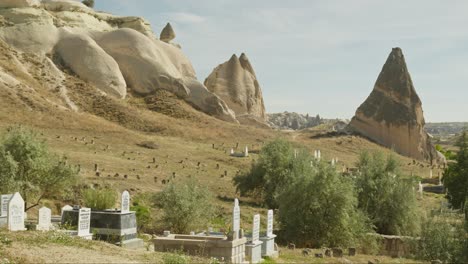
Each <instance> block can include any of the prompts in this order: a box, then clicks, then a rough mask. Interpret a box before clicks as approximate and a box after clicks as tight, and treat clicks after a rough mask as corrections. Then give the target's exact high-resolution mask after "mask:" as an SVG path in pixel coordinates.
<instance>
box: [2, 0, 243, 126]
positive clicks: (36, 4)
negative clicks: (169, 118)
mask: <svg viewBox="0 0 468 264" xmlns="http://www.w3.org/2000/svg"><path fill="white" fill-rule="evenodd" d="M0 22H1V23H0V25H3V26H0V40H2V41H4V42H6V43H7V44H8V45H10V46H11V47H13V48H15V49H16V50H17V51H19V52H23V53H27V54H34V55H35V56H40V57H42V58H44V59H46V58H49V57H50V58H53V61H54V63H55V64H57V65H58V66H61V67H62V68H63V67H65V68H67V69H69V70H70V71H72V72H73V73H75V74H76V75H77V76H78V77H79V78H81V79H82V80H85V81H87V82H88V83H90V84H92V85H93V86H95V87H96V88H97V89H99V90H100V91H102V92H103V93H106V94H107V95H109V96H113V97H117V98H125V96H126V94H127V90H130V91H133V92H134V93H137V94H141V95H148V94H151V93H153V92H154V91H156V90H158V89H165V90H168V91H170V92H173V93H175V94H177V95H178V96H180V97H182V98H184V99H185V100H186V101H187V102H189V103H190V104H192V105H193V106H194V107H195V108H197V109H199V110H201V111H203V112H205V113H208V114H210V115H213V116H215V117H217V118H219V119H222V120H226V121H229V122H237V120H236V118H235V115H234V112H233V111H232V110H231V109H229V107H228V106H227V104H226V103H225V102H224V101H223V100H221V99H220V98H219V97H218V96H216V95H215V94H213V93H212V92H210V91H209V90H208V89H207V88H206V87H205V86H204V85H203V84H202V83H200V82H199V81H197V79H196V75H195V71H194V69H193V67H192V64H191V62H190V61H189V59H188V58H187V57H186V56H185V55H184V54H183V52H182V51H181V49H180V48H179V47H177V46H176V45H174V44H168V43H165V42H163V41H160V40H158V39H157V38H156V37H155V35H154V33H153V31H152V29H151V27H150V26H149V23H148V22H146V21H145V20H144V19H142V18H137V17H118V16H114V15H111V14H107V13H102V12H95V11H94V10H93V9H91V8H89V7H87V6H85V5H83V4H82V3H80V2H78V1H73V0H43V1H39V0H15V1H11V0H2V1H1V3H0ZM169 29H172V28H171V27H170V25H169ZM169 29H168V30H166V31H168V32H167V34H166V33H165V34H164V35H167V37H166V38H165V40H168V41H169V40H171V39H173V37H175V34H173V31H171V30H169Z"/></svg>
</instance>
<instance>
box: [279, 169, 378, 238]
mask: <svg viewBox="0 0 468 264" xmlns="http://www.w3.org/2000/svg"><path fill="white" fill-rule="evenodd" d="M309 167H310V163H309ZM278 204H279V210H278V219H279V222H280V226H281V232H282V235H283V237H284V239H286V240H287V241H294V242H295V243H298V244H301V245H312V246H314V247H320V246H347V245H356V243H358V241H359V239H360V238H362V236H363V235H364V234H365V233H366V232H368V231H371V228H370V227H369V225H368V221H367V220H366V217H365V215H364V214H363V213H361V212H360V211H359V210H358V209H357V205H358V202H357V197H356V193H355V187H354V183H353V180H352V179H350V178H346V177H342V176H341V175H340V174H339V173H338V172H337V171H336V168H335V167H333V166H330V165H328V164H325V163H320V162H314V163H313V169H312V170H310V171H309V172H308V173H306V174H304V175H303V176H302V177H299V178H298V179H297V180H296V181H295V182H293V183H292V184H290V185H288V186H287V187H286V188H285V190H284V191H283V192H282V193H281V194H280V195H279V199H278Z"/></svg>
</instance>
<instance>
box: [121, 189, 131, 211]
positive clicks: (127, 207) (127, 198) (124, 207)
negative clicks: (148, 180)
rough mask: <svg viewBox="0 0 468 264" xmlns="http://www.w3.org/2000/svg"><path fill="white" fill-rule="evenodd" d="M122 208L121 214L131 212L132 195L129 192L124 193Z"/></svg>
mask: <svg viewBox="0 0 468 264" xmlns="http://www.w3.org/2000/svg"><path fill="white" fill-rule="evenodd" d="M121 207H122V208H121V212H122V213H123V214H126V213H129V212H130V193H128V191H124V192H123V193H122V201H121Z"/></svg>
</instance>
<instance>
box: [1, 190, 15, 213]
mask: <svg viewBox="0 0 468 264" xmlns="http://www.w3.org/2000/svg"><path fill="white" fill-rule="evenodd" d="M12 196H13V194H2V196H1V197H0V216H7V215H8V202H9V201H10V199H11V197H12Z"/></svg>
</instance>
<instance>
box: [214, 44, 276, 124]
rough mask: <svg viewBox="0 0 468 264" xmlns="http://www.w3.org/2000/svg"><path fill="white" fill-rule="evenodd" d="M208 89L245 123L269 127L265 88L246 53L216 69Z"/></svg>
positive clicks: (233, 57) (232, 58) (234, 56)
mask: <svg viewBox="0 0 468 264" xmlns="http://www.w3.org/2000/svg"><path fill="white" fill-rule="evenodd" d="M205 86H206V87H207V88H208V89H209V90H210V91H211V92H213V93H214V94H216V95H218V96H219V97H220V98H221V99H223V100H224V101H225V102H226V104H227V105H228V106H229V108H231V109H232V110H233V111H234V113H235V114H236V118H237V119H238V120H239V122H240V123H241V124H247V125H256V126H264V127H267V126H268V125H267V116H266V112H265V104H264V102H263V95H262V89H261V88H260V85H259V83H258V80H257V76H256V75H255V71H254V70H253V67H252V64H251V63H250V61H249V59H248V58H247V56H246V55H245V54H244V53H242V54H241V56H240V57H237V55H235V54H234V55H232V57H231V58H230V59H229V60H228V61H227V62H225V63H223V64H221V65H219V66H218V67H216V68H215V69H214V70H213V72H212V73H211V74H210V75H209V76H208V78H206V80H205Z"/></svg>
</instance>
